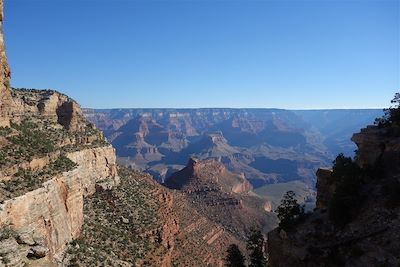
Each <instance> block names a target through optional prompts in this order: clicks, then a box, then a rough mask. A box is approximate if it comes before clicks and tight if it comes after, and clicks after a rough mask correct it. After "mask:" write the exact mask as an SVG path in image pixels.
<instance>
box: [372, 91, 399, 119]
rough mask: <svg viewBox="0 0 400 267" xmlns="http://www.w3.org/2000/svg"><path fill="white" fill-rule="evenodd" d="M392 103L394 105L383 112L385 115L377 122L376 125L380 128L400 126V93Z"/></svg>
mask: <svg viewBox="0 0 400 267" xmlns="http://www.w3.org/2000/svg"><path fill="white" fill-rule="evenodd" d="M391 103H392V104H394V105H393V106H391V107H389V108H387V109H384V110H383V111H384V112H385V115H384V116H383V117H381V118H377V119H376V120H375V124H376V125H378V126H380V127H388V126H392V125H396V126H400V93H396V94H395V95H394V97H393V99H392V100H391Z"/></svg>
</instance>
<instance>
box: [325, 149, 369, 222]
mask: <svg viewBox="0 0 400 267" xmlns="http://www.w3.org/2000/svg"><path fill="white" fill-rule="evenodd" d="M332 170H333V172H332V175H331V178H330V183H331V184H333V185H334V186H335V192H334V194H333V196H332V198H331V200H330V202H329V209H328V211H329V217H330V219H331V220H332V221H333V222H334V223H335V224H336V225H337V226H342V227H343V226H345V225H346V224H347V223H348V222H350V221H351V220H352V219H353V217H354V216H355V215H356V214H357V211H358V210H359V208H360V207H361V203H362V197H361V195H360V189H361V187H362V184H363V179H364V173H363V171H362V169H361V168H360V167H359V166H358V165H357V164H356V163H355V162H354V161H353V160H352V159H351V158H350V157H345V156H344V155H343V154H339V155H338V156H337V157H336V159H335V160H334V161H333V168H332Z"/></svg>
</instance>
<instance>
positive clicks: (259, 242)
mask: <svg viewBox="0 0 400 267" xmlns="http://www.w3.org/2000/svg"><path fill="white" fill-rule="evenodd" d="M264 248H265V240H264V236H263V234H262V233H261V230H260V228H258V227H252V228H251V229H250V235H249V238H248V240H247V250H248V251H249V254H250V265H249V267H266V266H267V257H266V255H265V249H264Z"/></svg>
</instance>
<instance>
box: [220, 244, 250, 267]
mask: <svg viewBox="0 0 400 267" xmlns="http://www.w3.org/2000/svg"><path fill="white" fill-rule="evenodd" d="M227 254H228V255H227V256H226V259H225V266H226V267H245V266H246V265H245V264H244V256H243V254H242V252H241V251H240V249H239V247H238V246H237V245H235V244H231V245H230V246H229V247H228V250H227Z"/></svg>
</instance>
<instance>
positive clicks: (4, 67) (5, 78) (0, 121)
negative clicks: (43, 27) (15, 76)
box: [0, 0, 11, 126]
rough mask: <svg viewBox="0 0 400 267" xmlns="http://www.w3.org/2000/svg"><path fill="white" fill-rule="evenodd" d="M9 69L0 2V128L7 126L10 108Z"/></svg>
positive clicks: (1, 3) (0, 3)
mask: <svg viewBox="0 0 400 267" xmlns="http://www.w3.org/2000/svg"><path fill="white" fill-rule="evenodd" d="M10 76H11V72H10V68H9V67H8V63H7V57H6V52H5V48H4V35H3V0H1V1H0V126H7V125H9V123H10V122H9V110H8V109H9V108H10V106H11V93H10Z"/></svg>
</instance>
